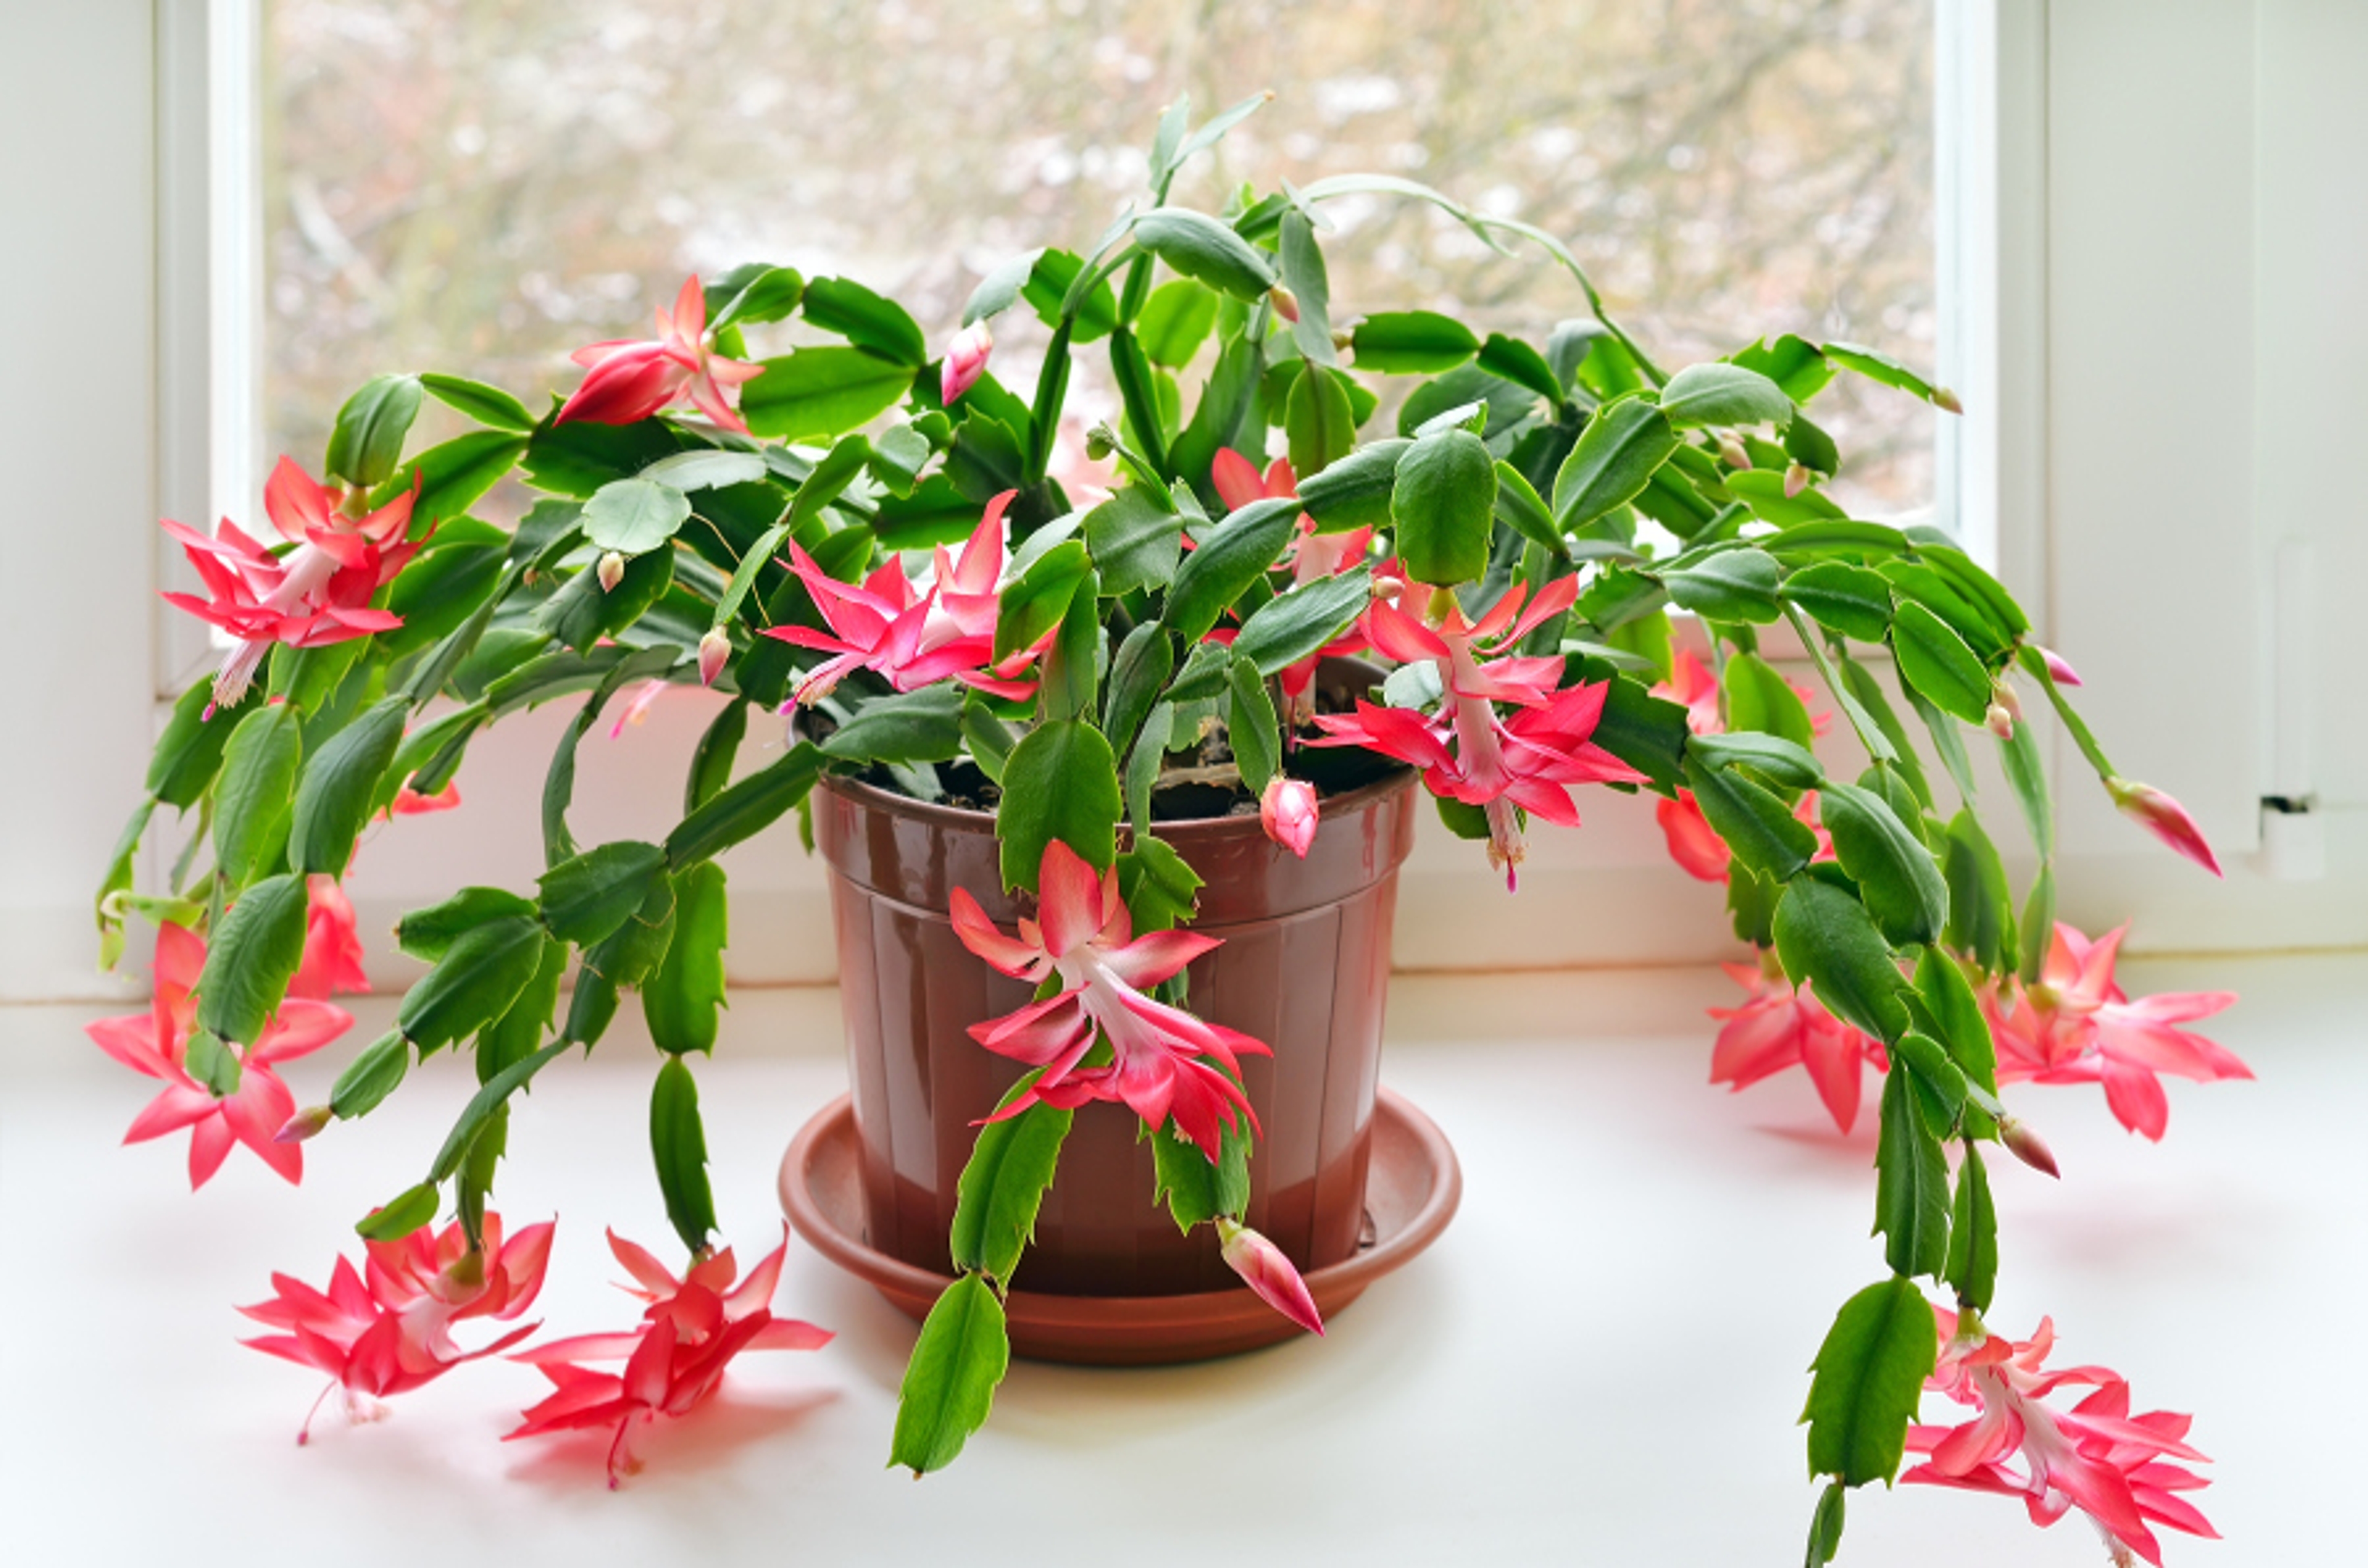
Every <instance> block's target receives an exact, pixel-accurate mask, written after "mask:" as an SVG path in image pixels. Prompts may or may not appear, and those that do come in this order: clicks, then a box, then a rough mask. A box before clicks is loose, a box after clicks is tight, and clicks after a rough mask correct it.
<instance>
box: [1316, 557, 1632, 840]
mask: <svg viewBox="0 0 2368 1568" xmlns="http://www.w3.org/2000/svg"><path fill="white" fill-rule="evenodd" d="M1527 594H1528V590H1527V589H1526V588H1525V587H1523V586H1520V585H1516V586H1515V587H1513V588H1512V589H1511V590H1510V591H1508V593H1507V594H1505V596H1504V597H1502V598H1500V599H1498V600H1497V603H1496V604H1495V606H1493V607H1492V608H1490V609H1489V611H1488V613H1487V614H1486V615H1484V616H1482V617H1481V618H1480V619H1479V620H1478V621H1477V622H1467V621H1466V620H1465V619H1463V611H1462V610H1461V609H1460V608H1457V607H1456V606H1455V603H1454V601H1453V598H1452V596H1449V595H1447V594H1444V593H1439V592H1434V593H1433V595H1432V601H1431V602H1432V605H1433V607H1434V613H1438V614H1439V615H1440V619H1439V621H1438V623H1437V624H1435V625H1425V624H1424V623H1423V622H1421V621H1419V620H1417V619H1415V618H1414V617H1413V616H1411V615H1408V614H1407V613H1406V611H1404V610H1402V609H1400V608H1398V607H1397V606H1396V605H1395V604H1393V603H1391V602H1390V601H1389V600H1386V599H1376V600H1374V601H1373V604H1372V608H1369V609H1368V610H1367V611H1366V612H1365V616H1364V625H1365V630H1366V635H1367V636H1368V637H1369V638H1370V639H1371V640H1372V645H1373V646H1374V647H1375V648H1378V649H1380V650H1381V651H1382V652H1383V653H1385V654H1387V655H1388V656H1389V657H1391V658H1393V659H1396V660H1398V661H1399V662H1400V663H1406V664H1411V663H1413V662H1415V661H1417V660H1426V659H1427V660H1429V662H1430V663H1431V664H1432V665H1435V666H1436V667H1437V668H1438V671H1439V676H1440V687H1442V690H1443V696H1442V698H1441V700H1440V709H1439V711H1437V712H1436V713H1430V714H1426V713H1422V712H1419V711H1417V710H1414V709H1409V708H1383V707H1377V706H1375V705H1374V704H1372V703H1371V702H1366V701H1362V700H1360V701H1359V702H1358V704H1357V710H1356V711H1355V713H1353V714H1348V715H1333V714H1325V715H1321V716H1319V717H1318V718H1317V719H1316V721H1315V722H1316V723H1317V724H1318V725H1320V726H1321V727H1322V728H1323V729H1324V731H1325V732H1326V734H1325V738H1324V739H1323V740H1320V741H1317V742H1315V743H1313V744H1317V745H1361V746H1366V747H1369V748H1371V749H1372V750H1374V751H1378V752H1381V753H1383V755H1385V756H1394V757H1396V758H1398V759H1399V760H1400V761H1402V762H1408V763H1412V764H1413V765H1414V766H1415V767H1419V768H1421V769H1422V770H1423V782H1424V783H1425V784H1426V785H1427V786H1428V787H1429V790H1430V791H1431V793H1432V794H1434V795H1439V796H1442V797H1444V798H1446V799H1449V800H1453V801H1462V802H1463V803H1464V804H1466V805H1473V806H1478V807H1480V808H1482V810H1483V811H1484V812H1486V815H1487V821H1488V840H1489V842H1488V861H1489V864H1490V865H1492V866H1497V867H1501V868H1503V869H1504V871H1505V885H1506V886H1507V887H1511V886H1513V885H1514V881H1515V877H1516V876H1517V874H1518V869H1519V867H1520V862H1521V858H1522V856H1523V855H1524V853H1525V852H1526V846H1525V845H1524V844H1523V842H1522V838H1521V828H1520V817H1519V816H1518V815H1517V813H1516V810H1515V808H1517V807H1518V808H1520V810H1524V811H1528V812H1531V813H1533V814H1535V815H1537V816H1542V817H1543V818H1545V819H1546V820H1547V821H1548V822H1552V823H1558V824H1562V825H1563V826H1565V827H1577V825H1578V808H1577V805H1576V804H1575V803H1574V802H1573V801H1572V800H1571V790H1572V789H1573V787H1575V786H1577V785H1580V784H1594V783H1604V782H1611V781H1618V782H1626V783H1636V782H1642V781H1643V779H1644V777H1645V776H1644V775H1643V774H1641V773H1639V772H1637V771H1636V770H1635V769H1634V768H1633V767H1629V766H1628V765H1627V764H1626V763H1624V762H1622V761H1621V760H1620V759H1619V758H1618V757H1616V756H1612V755H1611V753H1610V752H1608V751H1605V750H1604V749H1603V748H1602V747H1600V746H1599V745H1597V744H1594V742H1593V740H1592V736H1593V735H1594V733H1595V726H1596V723H1597V722H1598V721H1599V720H1600V718H1601V717H1602V714H1603V699H1604V698H1605V697H1606V696H1607V695H1608V694H1609V693H1610V690H1611V687H1609V686H1608V685H1605V684H1598V685H1595V686H1577V687H1569V688H1568V689H1566V690H1557V689H1556V688H1555V685H1554V683H1555V682H1556V681H1558V680H1560V679H1561V678H1562V670H1563V661H1562V659H1561V657H1560V656H1559V655H1550V656H1543V657H1538V656H1520V655H1513V654H1508V653H1505V650H1506V649H1508V648H1510V647H1511V646H1512V645H1513V644H1515V643H1516V642H1520V639H1521V638H1522V637H1523V636H1525V635H1527V634H1528V632H1529V631H1531V629H1532V628H1534V627H1536V626H1537V625H1539V624H1540V623H1541V622H1543V621H1544V620H1545V619H1548V618H1549V617H1551V616H1555V615H1560V614H1561V613H1562V612H1563V611H1565V610H1567V609H1568V608H1570V607H1571V604H1572V602H1573V600H1574V599H1576V598H1577V594H1578V582H1577V578H1575V577H1565V578H1564V579H1562V580H1561V581H1560V582H1558V583H1555V584H1553V585H1550V586H1548V587H1547V588H1545V589H1544V590H1543V591H1542V592H1540V593H1539V595H1538V596H1537V597H1536V599H1535V600H1533V601H1531V602H1530V604H1529V608H1527V609H1526V610H1524V609H1523V608H1522V603H1523V600H1524V599H1525V598H1526V597H1527ZM1442 601H1444V602H1443V604H1442ZM1498 702H1509V703H1512V704H1514V705H1515V707H1516V708H1517V709H1518V711H1517V712H1516V713H1515V714H1514V715H1513V717H1512V718H1511V720H1509V721H1507V720H1504V719H1500V718H1499V717H1498V716H1497V710H1496V706H1495V705H1496V704H1497V703H1498Z"/></svg>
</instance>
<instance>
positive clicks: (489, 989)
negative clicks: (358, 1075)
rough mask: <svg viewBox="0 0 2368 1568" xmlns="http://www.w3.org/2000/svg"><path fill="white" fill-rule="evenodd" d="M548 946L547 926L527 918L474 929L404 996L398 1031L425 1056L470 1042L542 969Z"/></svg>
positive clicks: (493, 922)
mask: <svg viewBox="0 0 2368 1568" xmlns="http://www.w3.org/2000/svg"><path fill="white" fill-rule="evenodd" d="M542 945H543V934H542V927H541V926H538V925H536V924H535V922H534V921H532V920H530V919H529V918H527V917H525V916H524V915H503V916H501V917H500V918H498V919H494V920H488V921H486V922H484V924H483V925H479V926H471V927H470V928H469V929H467V930H465V931H463V932H461V934H460V935H459V936H457V937H453V938H452V941H451V944H450V946H449V947H448V948H446V949H445V950H444V956H443V957H442V958H440V959H438V960H436V967H435V968H433V969H431V970H429V971H427V974H426V975H424V976H422V977H421V978H420V979H419V980H418V981H417V982H416V983H415V984H413V986H412V987H411V989H410V990H409V991H407V992H405V993H404V997H403V1006H402V1008H401V1010H400V1011H399V1012H397V1013H396V1015H395V1020H394V1021H395V1027H396V1028H399V1029H401V1030H402V1031H403V1032H404V1035H406V1036H407V1037H409V1039H410V1040H411V1042H412V1043H413V1044H414V1045H416V1046H417V1047H418V1048H419V1054H420V1055H421V1056H423V1057H424V1056H427V1055H429V1054H430V1053H432V1052H434V1051H440V1050H442V1049H443V1048H444V1047H446V1046H448V1045H450V1044H451V1043H452V1042H453V1041H455V1040H466V1039H468V1038H469V1037H470V1036H471V1035H472V1034H475V1033H476V1032H477V1031H478V1030H479V1029H481V1028H484V1027H485V1026H486V1025H487V1024H489V1023H492V1022H493V1021H494V1020H495V1019H496V1018H498V1017H501V1016H502V1014H503V1013H504V1012H506V1011H507V1010H508V1008H509V1007H510V1006H511V1004H512V1003H514V1002H515V1001H517V999H518V993H519V992H521V991H523V990H524V989H525V988H526V987H527V985H528V983H529V982H531V981H532V980H533V979H534V977H535V971H536V970H537V969H538V968H540V967H541V962H542V956H543V954H542Z"/></svg>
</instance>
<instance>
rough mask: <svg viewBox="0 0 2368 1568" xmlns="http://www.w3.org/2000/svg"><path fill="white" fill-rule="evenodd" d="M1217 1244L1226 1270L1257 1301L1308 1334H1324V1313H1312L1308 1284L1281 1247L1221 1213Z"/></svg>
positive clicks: (1312, 1304) (1313, 1311)
mask: <svg viewBox="0 0 2368 1568" xmlns="http://www.w3.org/2000/svg"><path fill="white" fill-rule="evenodd" d="M1217 1241H1218V1244H1219V1245H1220V1246H1221V1247H1222V1248H1223V1249H1224V1258H1225V1267H1228V1268H1230V1269H1232V1270H1233V1271H1234V1272H1235V1273H1236V1274H1238V1275H1240V1276H1241V1277H1242V1282H1243V1283H1244V1284H1246V1285H1247V1286H1248V1287H1249V1288H1250V1289H1251V1290H1255V1291H1257V1292H1258V1300H1259V1301H1264V1302H1265V1303H1266V1304H1267V1305H1268V1306H1269V1307H1272V1308H1273V1309H1274V1310H1275V1311H1276V1312H1281V1314H1282V1315H1283V1316H1285V1317H1287V1318H1289V1319H1290V1320H1291V1321H1292V1322H1293V1323H1295V1324H1298V1325H1299V1326H1300V1327H1302V1328H1304V1329H1305V1330H1306V1331H1307V1332H1308V1333H1310V1334H1317V1335H1320V1334H1322V1333H1323V1332H1324V1314H1323V1313H1321V1312H1317V1311H1316V1310H1315V1297H1314V1296H1312V1295H1310V1294H1308V1291H1307V1281H1306V1280H1304V1279H1302V1278H1300V1277H1299V1270H1298V1269H1297V1268H1295V1267H1292V1262H1291V1259H1289V1258H1287V1257H1285V1256H1283V1255H1282V1249H1281V1247H1279V1246H1277V1245H1275V1244H1273V1243H1272V1242H1270V1241H1269V1240H1267V1239H1266V1238H1265V1237H1264V1236H1262V1235H1260V1234H1258V1232H1256V1231H1253V1230H1251V1229H1250V1228H1249V1227H1248V1226H1247V1225H1243V1224H1237V1223H1235V1221H1233V1220H1231V1219H1228V1218H1227V1217H1226V1216H1224V1215H1223V1214H1220V1215H1218V1216H1217Z"/></svg>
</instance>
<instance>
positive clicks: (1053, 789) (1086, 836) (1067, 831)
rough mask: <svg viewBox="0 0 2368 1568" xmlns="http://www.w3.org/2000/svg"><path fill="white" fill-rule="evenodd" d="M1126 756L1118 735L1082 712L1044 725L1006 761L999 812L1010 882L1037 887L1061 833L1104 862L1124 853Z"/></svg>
mask: <svg viewBox="0 0 2368 1568" xmlns="http://www.w3.org/2000/svg"><path fill="white" fill-rule="evenodd" d="M1120 811H1121V803H1120V800H1119V787H1118V759H1117V758H1116V757H1115V756H1112V755H1111V752H1110V742H1109V741H1107V740H1105V739H1104V738H1103V737H1102V733H1101V732H1100V731H1099V730H1097V729H1095V728H1094V727H1093V726H1092V725H1091V724H1088V723H1087V722H1084V721H1082V720H1077V719H1065V720H1060V721H1057V722H1053V723H1048V724H1042V725H1039V726H1038V727H1037V728H1036V729H1034V730H1032V731H1030V733H1029V734H1028V737H1027V738H1026V739H1025V740H1022V741H1021V742H1020V743H1019V744H1018V745H1017V746H1014V747H1013V748H1012V751H1011V756H1010V757H1009V759H1008V760H1007V761H1006V762H1005V763H1004V765H1003V802H1002V804H1001V805H1000V806H999V807H997V808H996V813H995V832H996V837H997V838H999V839H1001V840H1002V841H1003V881H1004V885H1005V886H1007V887H1015V888H1027V889H1029V890H1030V892H1033V891H1034V889H1035V887H1036V877H1037V873H1038V871H1039V870H1040V869H1042V866H1043V862H1044V846H1046V845H1048V844H1050V843H1052V842H1053V840H1054V839H1058V840H1060V841H1061V842H1062V843H1064V844H1065V845H1067V846H1069V847H1070V849H1071V850H1073V851H1075V852H1076V854H1077V855H1078V856H1079V857H1081V858H1083V859H1085V860H1086V861H1087V863H1088V864H1090V865H1092V866H1093V867H1094V868H1095V869H1098V870H1099V869H1108V868H1109V867H1110V864H1111V862H1112V860H1113V859H1115V858H1116V857H1117V854H1118V820H1119V813H1120Z"/></svg>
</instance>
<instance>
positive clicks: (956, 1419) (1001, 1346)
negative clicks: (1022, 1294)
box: [888, 1274, 1011, 1475]
mask: <svg viewBox="0 0 2368 1568" xmlns="http://www.w3.org/2000/svg"><path fill="white" fill-rule="evenodd" d="M1010 1365H1011V1339H1010V1335H1009V1333H1008V1330H1007V1329H1006V1328H1005V1326H1004V1317H1003V1303H1002V1302H1001V1301H997V1300H996V1295H995V1291H994V1290H993V1289H992V1288H991V1287H990V1286H989V1285H988V1284H987V1282H986V1280H985V1278H982V1277H981V1276H979V1275H976V1274H965V1275H963V1276H962V1278H959V1279H957V1280H955V1281H954V1282H953V1283H952V1284H951V1285H949V1286H947V1287H946V1290H945V1294H943V1295H941V1296H939V1298H938V1304H937V1305H936V1306H934V1307H931V1308H930V1309H929V1315H928V1320H927V1321H926V1322H924V1323H923V1324H921V1336H920V1338H919V1339H918V1340H916V1341H915V1342H914V1345H913V1356H912V1359H911V1360H909V1361H907V1362H906V1363H905V1381H904V1385H903V1387H902V1388H900V1389H899V1390H898V1392H897V1398H896V1435H895V1438H894V1442H893V1444H892V1445H891V1447H890V1449H889V1454H890V1458H889V1460H888V1462H889V1463H890V1464H892V1465H903V1466H905V1468H906V1469H908V1470H910V1471H912V1472H913V1473H914V1474H915V1475H927V1474H928V1472H929V1471H933V1470H943V1469H944V1468H945V1467H946V1466H947V1465H949V1464H951V1463H952V1462H953V1461H954V1457H955V1456H956V1455H958V1454H960V1453H961V1452H962V1445H963V1444H964V1443H966V1442H968V1441H969V1440H970V1435H971V1434H972V1433H973V1432H975V1431H977V1430H978V1429H979V1428H980V1427H981V1426H985V1425H986V1417H987V1413H988V1412H989V1411H991V1410H992V1409H994V1407H995V1390H996V1385H997V1384H999V1383H1001V1382H1002V1381H1003V1374H1004V1371H1005V1369H1008V1367H1009V1366H1010Z"/></svg>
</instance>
